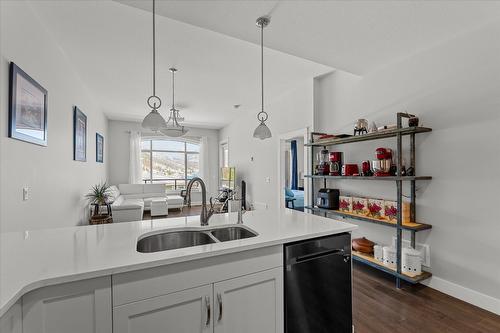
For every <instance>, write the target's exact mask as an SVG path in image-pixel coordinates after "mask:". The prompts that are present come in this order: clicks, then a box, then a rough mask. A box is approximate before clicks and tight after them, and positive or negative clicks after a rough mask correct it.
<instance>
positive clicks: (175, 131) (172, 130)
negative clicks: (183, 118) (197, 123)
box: [160, 126, 189, 138]
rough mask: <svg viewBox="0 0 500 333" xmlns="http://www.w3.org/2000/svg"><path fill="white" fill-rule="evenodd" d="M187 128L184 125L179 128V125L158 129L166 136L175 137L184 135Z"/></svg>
mask: <svg viewBox="0 0 500 333" xmlns="http://www.w3.org/2000/svg"><path fill="white" fill-rule="evenodd" d="M188 131H189V130H188V129H186V128H184V126H181V127H180V128H179V127H170V126H168V127H166V128H163V129H161V130H160V132H161V133H162V134H164V135H166V136H170V137H174V138H177V137H180V136H183V135H185V134H186V133H187V132H188Z"/></svg>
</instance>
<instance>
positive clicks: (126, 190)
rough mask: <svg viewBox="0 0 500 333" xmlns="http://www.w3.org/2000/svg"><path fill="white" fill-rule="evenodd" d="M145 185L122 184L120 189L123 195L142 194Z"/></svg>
mask: <svg viewBox="0 0 500 333" xmlns="http://www.w3.org/2000/svg"><path fill="white" fill-rule="evenodd" d="M143 188H144V185H142V184H120V185H118V189H119V190H120V192H121V194H141V193H142V192H143Z"/></svg>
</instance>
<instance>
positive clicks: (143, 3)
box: [30, 0, 500, 128]
mask: <svg viewBox="0 0 500 333" xmlns="http://www.w3.org/2000/svg"><path fill="white" fill-rule="evenodd" d="M30 3H31V6H32V7H33V8H34V10H35V11H36V12H37V13H39V15H40V17H41V19H42V21H43V22H44V23H45V24H46V25H47V28H48V30H49V31H51V33H52V34H53V36H54V38H55V40H56V41H57V42H58V43H59V45H60V47H61V49H62V50H63V51H64V52H65V53H66V54H67V56H68V59H69V61H70V62H71V63H72V64H73V66H74V67H75V70H76V71H77V72H78V73H79V75H80V76H81V78H82V81H83V82H84V83H85V84H86V85H87V86H88V88H89V89H90V90H91V91H92V92H93V94H94V96H95V97H96V99H97V101H98V102H99V105H101V106H102V108H103V110H104V112H105V113H106V114H107V116H108V117H109V118H111V119H120V120H140V119H142V118H143V117H144V115H146V114H147V112H148V111H149V110H148V109H147V107H146V98H147V97H148V96H149V95H150V94H151V74H152V71H151V13H150V12H149V11H150V10H151V1H150V0H117V1H109V0H74V1H57V0H52V1H31V2H30ZM157 13H158V14H160V15H162V16H161V17H158V19H157V38H158V49H157V61H158V64H157V69H158V71H157V76H158V78H157V79H158V83H157V87H158V89H157V93H158V95H159V96H160V97H161V98H162V100H163V105H164V107H162V109H163V111H162V112H163V114H164V115H166V114H167V110H168V105H169V104H170V103H171V98H170V95H171V83H170V80H171V78H170V72H169V71H168V68H169V67H171V66H175V67H177V68H178V69H179V72H178V74H177V75H176V101H177V102H178V103H176V104H177V105H178V106H179V107H180V109H181V113H182V115H183V116H185V118H186V125H191V126H199V127H207V128H220V127H222V126H224V125H226V124H228V123H230V122H231V121H232V120H233V119H235V118H236V117H238V115H239V114H240V113H241V112H257V110H258V108H259V103H260V95H259V93H260V76H259V75H260V68H259V66H260V63H259V60H260V58H259V47H258V45H256V44H258V43H259V30H258V29H257V27H256V26H255V19H256V18H257V17H258V16H260V15H262V14H267V13H271V15H272V22H271V25H270V26H269V27H268V28H267V29H266V32H265V45H266V46H268V47H269V49H266V52H265V62H266V63H265V75H266V87H265V91H266V101H268V102H269V101H270V100H272V99H274V98H277V97H278V96H280V95H281V94H283V93H284V92H286V91H287V90H289V89H290V88H291V87H293V86H294V85H296V84H297V83H299V82H302V81H304V80H307V79H312V78H313V77H315V76H318V75H321V74H324V73H326V72H329V71H331V70H332V69H333V68H339V69H343V70H347V71H350V72H352V73H355V74H361V75H363V74H366V73H367V72H370V71H372V70H374V69H376V68H377V67H379V66H382V65H384V64H386V63H390V62H392V61H394V60H396V59H399V58H403V57H406V56H409V55H411V54H413V53H415V52H418V51H420V50H422V49H426V48H429V47H432V46H433V45H435V44H437V43H440V42H443V41H445V40H447V39H450V38H452V37H453V36H455V35H457V34H460V33H462V32H464V31H466V30H470V29H474V28H476V27H479V26H481V25H483V24H486V23H487V22H489V21H493V20H498V19H499V18H500V2H489V1H486V2H483V1H471V2H466V1H450V2H447V1H213V0H205V1H197V0H191V1H162V0H160V1H157ZM306 59H307V60H306ZM234 104H241V105H242V107H240V108H239V109H237V110H235V109H233V105H234ZM270 111H271V112H272V110H270Z"/></svg>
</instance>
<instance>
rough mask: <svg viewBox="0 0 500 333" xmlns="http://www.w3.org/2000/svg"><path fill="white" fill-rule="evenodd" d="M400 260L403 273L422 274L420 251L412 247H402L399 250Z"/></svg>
mask: <svg viewBox="0 0 500 333" xmlns="http://www.w3.org/2000/svg"><path fill="white" fill-rule="evenodd" d="M401 261H402V262H403V266H402V267H401V270H402V271H403V272H404V273H410V274H412V275H419V274H422V259H421V258H420V251H417V250H415V249H412V248H403V250H402V252H401Z"/></svg>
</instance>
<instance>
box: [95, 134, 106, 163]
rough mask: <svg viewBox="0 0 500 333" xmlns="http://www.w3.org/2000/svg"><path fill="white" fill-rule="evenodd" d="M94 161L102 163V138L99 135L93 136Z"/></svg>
mask: <svg viewBox="0 0 500 333" xmlns="http://www.w3.org/2000/svg"><path fill="white" fill-rule="evenodd" d="M95 161H96V162H98V163H104V137H103V136H102V135H101V134H99V133H96V134H95Z"/></svg>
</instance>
